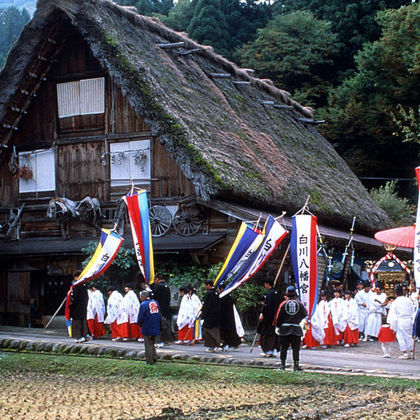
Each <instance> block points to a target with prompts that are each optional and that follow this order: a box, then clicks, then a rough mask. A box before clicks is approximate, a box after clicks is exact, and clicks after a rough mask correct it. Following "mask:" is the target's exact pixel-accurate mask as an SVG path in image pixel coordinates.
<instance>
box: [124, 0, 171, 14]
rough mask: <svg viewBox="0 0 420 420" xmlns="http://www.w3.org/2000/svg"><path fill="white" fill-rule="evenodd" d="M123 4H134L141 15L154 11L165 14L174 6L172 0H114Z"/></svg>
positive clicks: (153, 12)
mask: <svg viewBox="0 0 420 420" xmlns="http://www.w3.org/2000/svg"><path fill="white" fill-rule="evenodd" d="M116 2H117V3H118V4H121V5H123V6H136V8H137V11H138V12H139V13H140V14H141V15H146V16H151V15H153V14H155V13H159V14H162V15H165V16H166V15H167V14H168V13H169V11H170V10H171V9H172V8H173V7H174V1H173V0H116Z"/></svg>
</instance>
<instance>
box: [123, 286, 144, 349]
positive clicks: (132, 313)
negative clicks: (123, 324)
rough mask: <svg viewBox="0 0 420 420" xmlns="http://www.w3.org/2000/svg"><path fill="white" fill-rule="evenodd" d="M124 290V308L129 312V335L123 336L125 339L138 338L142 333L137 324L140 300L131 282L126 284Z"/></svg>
mask: <svg viewBox="0 0 420 420" xmlns="http://www.w3.org/2000/svg"><path fill="white" fill-rule="evenodd" d="M124 292H125V295H124V309H125V311H126V312H127V336H125V337H123V340H124V341H128V340H137V339H138V338H139V337H140V335H141V330H140V327H139V325H138V324H137V317H138V315H139V309H140V301H139V299H138V297H137V296H136V294H135V293H134V290H133V285H132V284H131V283H127V284H126V285H125V287H124Z"/></svg>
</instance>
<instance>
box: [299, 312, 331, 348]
mask: <svg viewBox="0 0 420 420" xmlns="http://www.w3.org/2000/svg"><path fill="white" fill-rule="evenodd" d="M327 324H328V322H327ZM324 328H325V319H324V314H323V310H322V308H320V306H319V304H317V306H316V308H315V311H314V314H313V315H312V317H311V319H310V320H308V329H307V330H306V333H305V337H304V339H303V345H304V348H315V347H318V346H320V345H321V343H322V342H323V341H324V337H325V329H324Z"/></svg>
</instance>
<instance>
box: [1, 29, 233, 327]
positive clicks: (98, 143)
mask: <svg viewBox="0 0 420 420" xmlns="http://www.w3.org/2000/svg"><path fill="white" fill-rule="evenodd" d="M63 33H65V35H66V36H65V39H63V38H62V34H63ZM44 44H45V45H43V46H42V48H41V50H40V51H39V54H38V61H37V62H35V63H33V65H32V68H31V73H32V74H34V75H35V74H36V73H35V72H36V71H38V72H40V73H43V75H42V78H43V80H42V83H41V84H40V85H39V86H37V87H36V90H35V89H34V87H33V86H32V87H31V88H32V89H33V90H32V91H30V90H29V89H30V87H25V89H22V90H25V93H23V92H17V94H16V95H15V98H14V103H13V105H12V107H13V109H14V110H16V112H17V110H18V109H19V110H20V111H19V112H20V116H21V118H19V124H18V125H17V126H16V128H17V129H16V130H12V135H11V138H10V140H9V145H10V148H9V150H8V154H7V158H4V154H3V156H2V157H3V159H2V160H1V163H0V179H1V181H0V182H1V188H0V226H2V232H1V233H2V236H1V237H0V261H1V266H2V269H1V271H0V323H6V324H15V325H22V326H23V325H25V326H26V325H28V324H31V323H32V324H33V323H34V322H37V321H36V320H38V321H39V319H40V318H39V317H41V318H42V317H43V316H45V315H51V314H52V313H53V312H54V310H55V309H56V307H57V306H58V304H59V302H60V298H62V296H65V293H66V290H67V288H68V287H69V284H70V281H71V278H72V277H71V273H72V272H73V271H75V270H78V269H80V263H81V260H82V252H81V248H82V247H84V246H86V245H87V244H88V242H89V241H90V240H95V239H97V238H98V237H99V228H100V227H106V228H112V227H113V225H114V221H115V217H116V216H117V215H116V212H117V204H118V200H119V199H120V198H121V196H122V195H124V194H126V193H127V192H128V191H129V190H130V188H131V187H130V182H131V180H132V181H133V182H134V185H135V186H136V187H138V188H141V189H145V190H147V191H148V196H149V201H150V205H151V207H152V209H155V210H156V211H157V214H156V211H155V217H157V218H159V217H169V219H171V218H174V217H178V218H179V215H180V214H181V219H182V217H183V216H182V214H183V213H182V212H183V211H186V213H185V215H186V218H187V219H188V217H189V215H190V214H191V212H193V213H194V214H193V216H194V217H195V216H197V214H198V213H200V214H199V219H200V220H199V227H198V229H197V228H196V226H195V225H194V226H193V229H194V232H192V231H190V230H189V229H188V227H187V231H183V230H182V229H185V227H183V226H180V227H179V228H178V229H177V230H176V229H174V227H173V225H172V221H171V220H170V223H171V226H164V228H162V227H161V228H159V226H158V227H157V228H156V231H155V234H156V240H157V241H158V243H157V246H156V245H155V246H156V252H157V253H163V254H164V253H172V254H173V253H187V254H193V257H194V260H195V261H198V258H199V257H200V256H201V257H204V258H205V260H206V261H207V257H208V253H207V250H208V249H210V247H212V248H211V249H212V251H214V248H213V245H215V244H217V243H221V242H222V241H223V239H224V238H225V236H226V229H228V230H229V228H230V229H231V232H234V231H235V228H236V226H237V223H238V222H237V221H236V219H235V220H234V221H232V220H230V219H229V217H228V216H227V215H224V214H221V213H219V212H217V211H213V210H210V209H209V210H208V212H204V211H202V209H203V207H201V206H198V205H197V204H196V201H195V188H194V186H193V184H192V183H191V182H190V181H189V180H188V179H187V178H186V177H185V175H184V174H183V172H182V171H181V169H180V168H179V167H178V165H177V164H176V162H175V161H174V159H173V158H172V157H171V156H170V154H169V152H168V151H167V149H166V147H165V146H164V145H163V144H162V143H161V141H160V138H159V137H157V136H155V135H153V133H152V132H151V129H150V128H149V127H148V126H147V124H146V123H145V122H144V120H143V118H142V117H140V116H138V115H137V114H136V113H135V112H134V111H133V109H132V107H131V106H130V104H129V102H128V100H127V99H126V97H125V96H124V94H123V93H122V91H121V89H120V88H119V87H118V86H117V85H116V84H115V83H114V82H113V81H112V79H111V78H110V77H109V75H108V74H107V73H106V72H105V71H104V70H103V69H102V68H101V66H100V64H99V63H98V61H97V60H96V59H95V58H94V57H93V55H92V53H91V51H90V48H89V46H88V45H87V43H86V42H85V40H84V39H83V38H82V37H81V36H80V35H79V34H78V33H77V32H76V31H75V30H74V29H72V28H66V29H65V30H62V31H60V32H58V33H56V34H55V37H53V35H52V34H51V33H50V34H49V36H48V38H47V40H46V42H45V43H44ZM58 50H59V52H57V51H58ZM46 63H48V65H46ZM46 68H47V69H48V70H47V71H45V69H46ZM37 77H38V76H37ZM31 81H32V80H31V78H30V82H31ZM26 89H28V90H26ZM28 99H30V101H28ZM92 102H93V105H92V108H91V109H89V107H90V106H91V103H92ZM82 108H84V109H82ZM86 108H87V109H86ZM70 114H72V115H70ZM3 128H4V127H3ZM13 155H14V157H13ZM13 166H14V167H15V170H13ZM87 196H89V197H92V198H96V199H97V200H98V201H99V203H100V209H101V213H102V216H101V217H100V220H99V221H98V220H97V221H96V223H95V226H93V225H92V223H89V221H88V220H81V218H78V217H68V216H67V217H64V218H63V217H61V218H60V217H59V216H58V217H55V218H49V217H47V212H48V208H49V204H50V203H51V200H54V198H56V197H59V198H65V199H69V200H71V201H72V202H75V203H78V202H80V201H81V200H83V199H84V198H85V197H87ZM162 212H164V215H162ZM210 220H211V222H210ZM184 221H185V220H184ZM13 222H15V223H14V225H13ZM187 223H188V220H187ZM12 225H13V228H12V229H10V227H11V226H12ZM193 233H194V235H192V234H193ZM190 234H191V236H190ZM124 236H125V237H126V241H125V244H126V246H127V247H130V244H131V246H132V243H131V233H130V231H129V227H128V225H127V224H126V225H125V232H124ZM226 246H227V245H223V246H222V248H223V249H221V250H220V256H221V255H222V254H223V253H224V252H225V248H226ZM219 258H220V257H219ZM34 308H35V309H34ZM34 314H35V315H34ZM38 315H39V316H38Z"/></svg>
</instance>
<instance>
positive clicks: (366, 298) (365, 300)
mask: <svg viewBox="0 0 420 420" xmlns="http://www.w3.org/2000/svg"><path fill="white" fill-rule="evenodd" d="M371 295H372V291H370V290H369V292H367V293H366V292H365V289H362V290H359V291H358V292H357V293H356V296H355V297H354V300H355V301H356V303H357V308H358V311H359V331H360V332H364V331H365V328H366V322H367V315H368V312H369V303H370V297H371ZM363 304H364V305H366V306H363Z"/></svg>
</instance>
